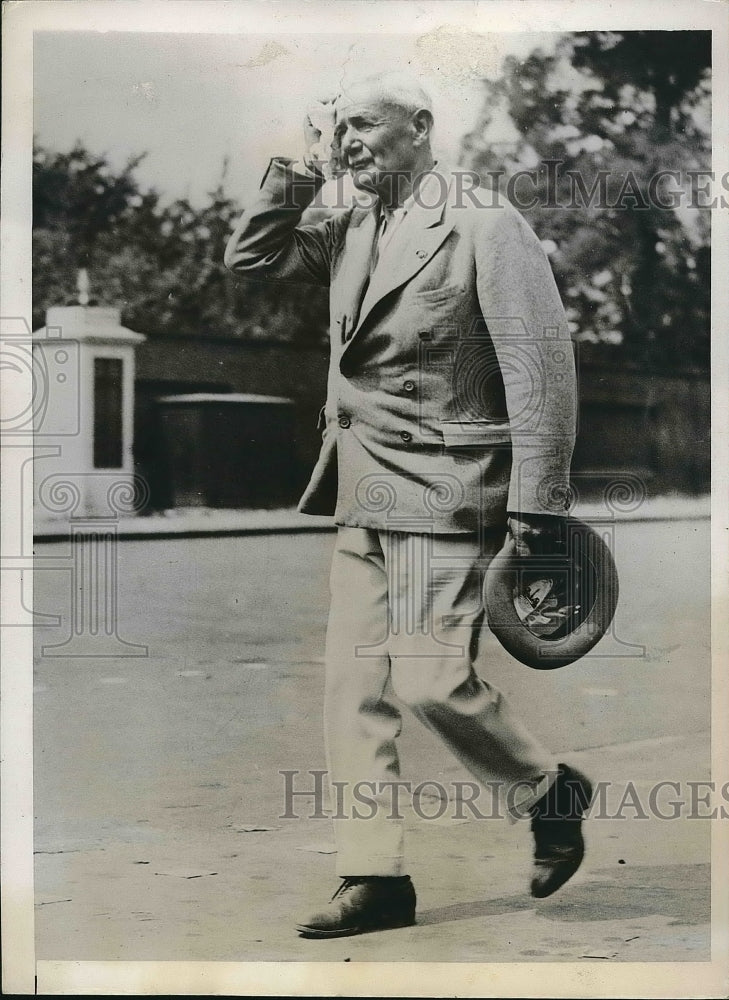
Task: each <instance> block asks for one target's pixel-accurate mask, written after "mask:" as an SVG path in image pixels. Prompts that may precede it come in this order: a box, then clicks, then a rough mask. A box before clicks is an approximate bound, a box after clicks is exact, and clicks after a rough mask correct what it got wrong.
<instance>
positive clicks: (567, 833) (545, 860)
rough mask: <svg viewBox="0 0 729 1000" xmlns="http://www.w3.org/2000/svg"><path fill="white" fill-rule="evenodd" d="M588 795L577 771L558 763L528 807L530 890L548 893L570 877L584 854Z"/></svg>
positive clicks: (585, 782)
mask: <svg viewBox="0 0 729 1000" xmlns="http://www.w3.org/2000/svg"><path fill="white" fill-rule="evenodd" d="M591 798H592V784H591V782H590V780H589V778H587V777H586V776H585V775H584V774H582V772H581V771H578V770H577V769H576V768H573V767H570V766H569V765H568V764H559V765H558V773H557V777H556V779H555V781H554V783H553V784H552V786H551V788H550V789H549V791H548V792H547V793H546V795H543V796H542V798H541V799H539V800H538V801H537V802H535V804H534V805H533V806H532V808H531V809H530V811H529V813H530V815H531V817H532V833H533V834H534V868H533V871H532V882H531V894H532V896H535V897H536V898H537V899H543V898H544V897H545V896H551V895H552V893H553V892H556V891H557V889H560V888H561V887H562V886H563V885H564V884H565V882H566V881H567V880H568V879H570V878H572V876H573V875H574V874H575V872H576V871H577V869H578V868H579V867H580V864H581V863H582V859H583V857H584V856H585V842H584V840H583V837H582V820H583V817H584V813H585V811H586V810H587V809H588V807H589V805H590V800H591Z"/></svg>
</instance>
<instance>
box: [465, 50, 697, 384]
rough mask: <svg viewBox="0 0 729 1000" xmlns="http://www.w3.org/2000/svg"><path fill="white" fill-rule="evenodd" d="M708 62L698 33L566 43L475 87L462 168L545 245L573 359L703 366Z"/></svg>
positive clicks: (512, 61) (509, 65) (509, 63)
mask: <svg viewBox="0 0 729 1000" xmlns="http://www.w3.org/2000/svg"><path fill="white" fill-rule="evenodd" d="M710 60H711V36H710V33H708V32H702V31H680V32H679V31H635V32H625V33H616V32H577V33H575V34H572V35H569V36H565V37H564V38H563V39H561V41H560V42H559V44H558V45H557V46H556V48H555V50H554V51H553V52H551V53H546V52H544V51H542V50H540V49H537V50H535V51H533V52H532V53H531V54H530V55H529V56H528V57H527V58H525V59H522V60H518V59H516V58H509V59H507V60H506V61H505V65H504V69H503V73H502V75H501V76H500V77H499V78H498V79H497V80H495V81H487V82H485V83H484V90H485V95H484V104H483V109H482V112H481V115H480V119H479V121H478V123H477V126H476V128H475V129H474V130H473V131H472V132H471V133H470V134H469V135H467V136H466V138H465V140H464V143H463V161H464V163H465V165H467V166H469V167H471V168H472V169H475V170H476V171H477V172H478V173H479V174H481V175H482V176H483V177H484V178H486V175H488V174H491V176H492V179H493V178H494V177H496V178H497V182H498V183H500V184H502V185H506V188H507V191H510V192H511V194H512V197H514V196H515V198H516V201H517V204H518V207H521V208H522V211H523V212H524V215H525V216H526V217H527V218H528V219H529V221H530V223H531V224H532V225H533V227H534V229H535V230H536V232H537V233H538V235H539V237H540V238H541V239H542V240H543V241H544V244H545V247H546V248H547V250H548V252H549V253H550V257H551V262H552V266H553V269H554V271H555V275H556V278H557V281H558V284H559V286H560V290H561V292H562V296H563V300H564V302H565V306H566V308H567V312H568V318H569V320H570V323H571V329H572V331H573V337H574V339H575V340H577V341H581V342H582V344H583V346H584V348H585V351H584V354H583V356H584V355H585V354H586V355H587V356H588V357H589V356H597V357H598V358H602V359H604V360H605V361H608V362H614V361H629V362H631V361H632V362H641V363H647V364H650V365H651V366H657V367H671V368H677V367H693V368H696V367H698V368H704V367H706V366H708V359H709V305H710V303H709V289H710V280H709V260H710V255H709V233H710V229H709V225H710V224H709V210H708V208H702V207H700V206H702V205H704V204H708V198H706V197H705V196H703V192H702V191H701V190H700V189H701V188H702V187H705V186H706V183H707V178H706V177H705V178H703V179H702V178H701V177H699V176H698V175H697V174H694V175H693V177H692V176H691V174H690V173H689V172H690V171H708V170H709V169H710V146H709V140H710V125H709V117H708V109H709V79H710V77H709V70H710ZM505 115H508V116H509V118H510V119H511V121H512V122H513V125H514V126H515V129H516V133H517V137H516V138H515V139H514V140H513V141H508V142H506V143H503V144H501V145H498V144H494V142H493V141H492V138H491V137H492V135H493V134H494V125H495V124H498V121H499V118H501V120H502V121H503V118H504V116H505ZM661 171H664V172H665V171H673V172H677V173H674V174H673V175H672V176H667V175H665V174H664V176H663V178H662V179H661V180H658V179H657V175H658V174H659V172H661ZM707 176H708V175H707ZM530 202H533V203H534V204H533V205H532V206H531V207H526V206H527V205H528V204H529V203H530Z"/></svg>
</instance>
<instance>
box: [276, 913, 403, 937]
mask: <svg viewBox="0 0 729 1000" xmlns="http://www.w3.org/2000/svg"><path fill="white" fill-rule="evenodd" d="M415 922H416V921H415V917H412V918H408V919H406V920H398V921H397V922H396V923H391V924H378V925H377V926H376V927H375V926H372V927H370V926H363V927H340V928H338V929H337V930H333V931H325V930H318V929H317V928H316V927H307V926H306V925H305V924H297V925H296V930H297V931H298V932H299V934H300V935H301V937H305V938H338V937H352V936H353V935H355V934H371V933H373V932H374V931H394V930H397V929H398V928H400V927H412V926H413V925H414V924H415Z"/></svg>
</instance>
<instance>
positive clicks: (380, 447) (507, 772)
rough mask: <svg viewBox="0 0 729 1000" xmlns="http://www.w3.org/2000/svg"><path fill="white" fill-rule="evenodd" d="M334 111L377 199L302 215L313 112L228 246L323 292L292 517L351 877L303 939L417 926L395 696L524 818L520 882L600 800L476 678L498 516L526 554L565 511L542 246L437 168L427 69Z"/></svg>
mask: <svg viewBox="0 0 729 1000" xmlns="http://www.w3.org/2000/svg"><path fill="white" fill-rule="evenodd" d="M330 107H331V109H332V110H333V113H334V124H335V130H334V143H333V149H334V151H335V154H336V157H337V158H338V161H339V166H340V167H342V168H344V169H347V170H348V171H349V172H350V173H351V174H352V176H353V179H354V184H355V186H356V187H357V188H359V189H360V191H361V192H362V194H363V196H365V197H366V198H367V202H368V203H367V204H365V205H361V204H355V205H353V207H351V208H349V209H348V210H347V211H344V212H341V213H338V214H335V215H334V216H333V217H331V218H329V219H327V220H326V221H324V222H321V223H319V224H317V225H302V224H301V216H302V214H303V212H304V210H305V209H306V208H307V206H309V205H310V203H311V202H312V201H313V200H314V198H315V195H316V194H317V192H318V191H319V189H320V187H321V186H322V184H323V183H324V177H323V175H322V173H321V170H320V166H321V164H320V162H318V161H314V160H312V158H311V154H310V151H311V149H312V148H313V147H314V145H315V143H316V142H317V141H318V140H319V139H320V136H321V133H320V130H319V129H317V128H315V127H314V126H313V125H312V123H311V119H309V120H308V121H307V123H306V125H305V139H306V144H307V155H306V156H305V157H304V163H305V167H304V168H303V169H301V170H297V169H296V168H295V165H294V161H292V160H290V159H283V158H280V159H279V158H276V159H274V160H272V161H271V164H270V165H269V168H268V171H267V173H266V175H265V177H264V180H263V182H262V185H261V190H260V192H259V195H258V197H257V199H256V200H255V201H254V203H253V204H252V205H251V206H250V207H249V208H248V210H247V211H246V212H245V213H244V215H243V217H242V219H241V221H240V223H239V225H238V227H237V228H236V230H235V232H234V234H233V236H232V237H231V239H230V241H229V244H228V247H227V249H226V255H225V260H226V264H227V266H228V267H229V268H231V269H232V270H233V271H235V272H237V273H240V274H243V275H248V276H251V277H254V278H257V279H259V278H271V279H275V280H283V281H295V282H309V283H312V284H315V285H323V286H328V287H329V289H330V322H331V361H330V368H329V380H328V390H327V401H326V407H325V410H324V416H325V424H326V426H325V429H324V432H323V445H322V450H321V455H320V458H319V461H318V463H317V465H316V467H315V469H314V472H313V475H312V478H311V482H310V484H309V486H308V488H307V490H306V492H305V494H304V496H303V498H302V500H301V504H300V509H301V510H302V511H304V512H307V513H312V514H322V513H327V514H331V513H333V514H334V517H335V521H336V523H337V525H338V535H337V542H336V548H335V552H334V556H333V562H332V568H331V607H330V615H329V625H328V631H327V643H326V692H325V735H326V750H327V763H328V768H329V778H330V781H331V789H332V803H333V805H334V807H335V808H334V827H335V837H336V843H337V874H338V875H339V876H341V878H342V882H341V883H340V885H339V887H338V889H337V891H336V892H335V893H334V896H333V897H332V899H331V901H330V902H329V903H328V904H327V905H325V906H324V907H322V909H321V910H320V911H319V912H317V913H314V914H312V915H309V916H307V917H306V918H304V919H302V920H301V921H300V922H299V924H298V925H297V926H298V929H299V932H300V933H301V934H303V935H304V936H307V937H334V936H340V935H345V934H356V933H360V932H362V931H368V930H376V929H382V928H390V927H400V926H405V925H408V924H411V923H413V922H414V920H415V892H414V888H413V885H412V883H411V881H410V877H409V875H408V874H407V871H406V867H405V861H404V854H403V829H402V827H403V824H402V815H401V814H400V812H399V810H398V807H397V802H395V801H394V800H393V799H394V794H393V793H394V792H395V791H396V786H397V782H398V778H399V773H400V771H399V761H398V753H397V748H396V738H397V736H398V734H399V732H400V727H401V714H400V705H402V704H404V705H407V706H408V707H409V708H410V709H411V710H412V712H413V713H414V714H415V715H416V717H417V718H418V719H420V720H421V721H422V722H423V723H424V724H425V725H426V726H427V727H428V728H429V729H430V730H432V731H433V732H434V733H436V734H437V735H438V736H439V737H440V738H441V739H442V741H443V742H444V743H445V745H446V746H447V747H449V748H450V750H451V751H452V752H453V753H454V754H455V755H456V756H457V757H458V758H459V760H460V761H461V762H462V763H463V764H464V765H465V766H466V767H467V768H468V769H469V770H470V771H471V773H472V774H473V775H474V776H475V777H476V778H477V779H478V781H479V782H481V783H486V782H501V783H502V784H503V787H504V789H505V791H506V802H507V808H508V811H509V812H510V814H511V815H512V816H513V817H518V816H524V815H529V816H530V817H531V824H532V830H533V833H534V839H535V854H534V857H535V864H534V869H533V873H532V880H531V891H532V894H533V895H534V896H547V895H549V894H550V893H552V892H554V891H555V890H556V889H558V888H559V887H560V886H561V885H563V884H564V882H565V881H566V880H567V879H568V878H570V877H571V876H572V875H573V874H574V872H575V871H576V870H577V868H578V866H579V864H580V862H581V860H582V856H583V853H584V844H583V838H582V833H581V822H582V818H583V813H584V809H585V808H586V806H587V804H588V802H589V798H590V795H591V786H590V783H589V781H588V780H587V779H586V778H585V777H584V776H583V775H581V774H580V773H579V772H577V771H575V769H574V768H570V767H569V766H568V765H565V764H560V763H558V762H556V761H554V760H553V759H552V757H551V755H550V754H549V753H548V752H547V751H546V750H544V749H543V748H542V747H541V746H540V745H539V743H538V742H537V741H536V740H535V739H534V738H533V737H532V736H531V735H530V733H529V732H528V731H527V730H526V729H525V727H524V726H523V725H522V724H521V723H520V722H519V721H518V720H517V719H516V718H515V716H514V715H513V714H512V712H511V709H510V708H509V706H508V705H507V703H506V701H505V699H504V697H503V696H502V695H501V694H500V693H499V692H498V691H497V690H496V689H495V688H494V687H492V686H491V685H489V684H488V683H487V682H485V681H484V680H482V679H480V677H479V676H478V675H477V672H476V667H477V666H479V667H480V666H481V662H480V661H481V659H482V656H481V639H482V633H483V630H484V609H483V605H482V599H481V592H482V582H483V575H484V573H485V572H486V571H487V567H488V564H489V560H490V559H491V558H492V557H493V555H494V554H495V553H496V552H497V551H498V550H499V549H500V548H501V546H502V544H503V541H504V535H505V532H506V529H507V523H508V527H509V530H510V531H511V534H512V536H513V538H514V539H515V542H516V544H517V549H518V551H519V552H520V553H522V554H524V553H526V554H528V553H530V552H535V551H543V550H545V549H548V548H549V546H550V545H551V544H552V543H553V541H554V539H555V538H556V537H557V536H558V534H559V528H560V525H561V524H562V523H563V518H564V515H565V510H564V500H563V499H555V498H563V497H564V495H565V492H564V488H565V487H566V485H567V483H568V476H569V463H570V459H571V453H572V447H573V442H574V422H575V374H574V362H573V357H572V351H571V345H570V340H569V334H568V332H567V327H566V323H565V318H564V313H563V310H562V306H561V303H560V300H559V296H558V293H557V290H556V286H555V284H554V280H553V277H552V274H551V271H550V269H549V265H548V263H547V260H546V257H545V256H544V253H543V251H542V249H541V247H540V244H539V242H538V240H537V239H536V237H535V236H534V234H533V232H532V231H531V229H529V227H528V226H527V225H526V223H525V222H524V221H523V219H522V218H521V217H520V216H519V215H518V213H517V212H516V211H515V210H514V209H513V208H512V207H511V206H510V205H509V204H508V203H507V202H505V201H503V200H502V199H501V198H500V196H499V195H498V193H497V192H494V191H480V190H474V179H473V177H472V176H471V175H469V176H467V177H465V178H464V177H463V176H458V175H454V174H451V173H448V172H446V171H442V170H441V169H440V168H439V167H437V166H436V164H435V162H434V159H433V154H432V152H431V141H430V139H431V129H432V125H433V114H432V109H431V102H430V100H429V98H428V96H427V95H426V94H425V93H424V91H423V90H422V89H421V87H420V85H419V84H418V83H417V81H414V80H410V79H409V78H407V77H404V76H402V75H400V74H388V75H384V76H380V77H370V78H367V79H363V80H360V81H359V82H357V83H355V84H352V85H351V86H348V87H347V88H346V89H345V90H344V92H343V93H342V94H340V95H339V96H338V98H337V99H336V102H335V103H334V104H333V105H331V106H330ZM324 110H326V106H324V107H323V109H322V111H324ZM479 195H480V197H479ZM363 789H366V792H367V794H366V796H364V795H363ZM365 802H366V803H367V805H363V803H365Z"/></svg>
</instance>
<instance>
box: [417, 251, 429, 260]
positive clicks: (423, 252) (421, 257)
mask: <svg viewBox="0 0 729 1000" xmlns="http://www.w3.org/2000/svg"><path fill="white" fill-rule="evenodd" d="M415 256H416V257H420V259H421V260H422V259H423V258H424V257H427V256H428V251H427V250H416V251H415Z"/></svg>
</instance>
